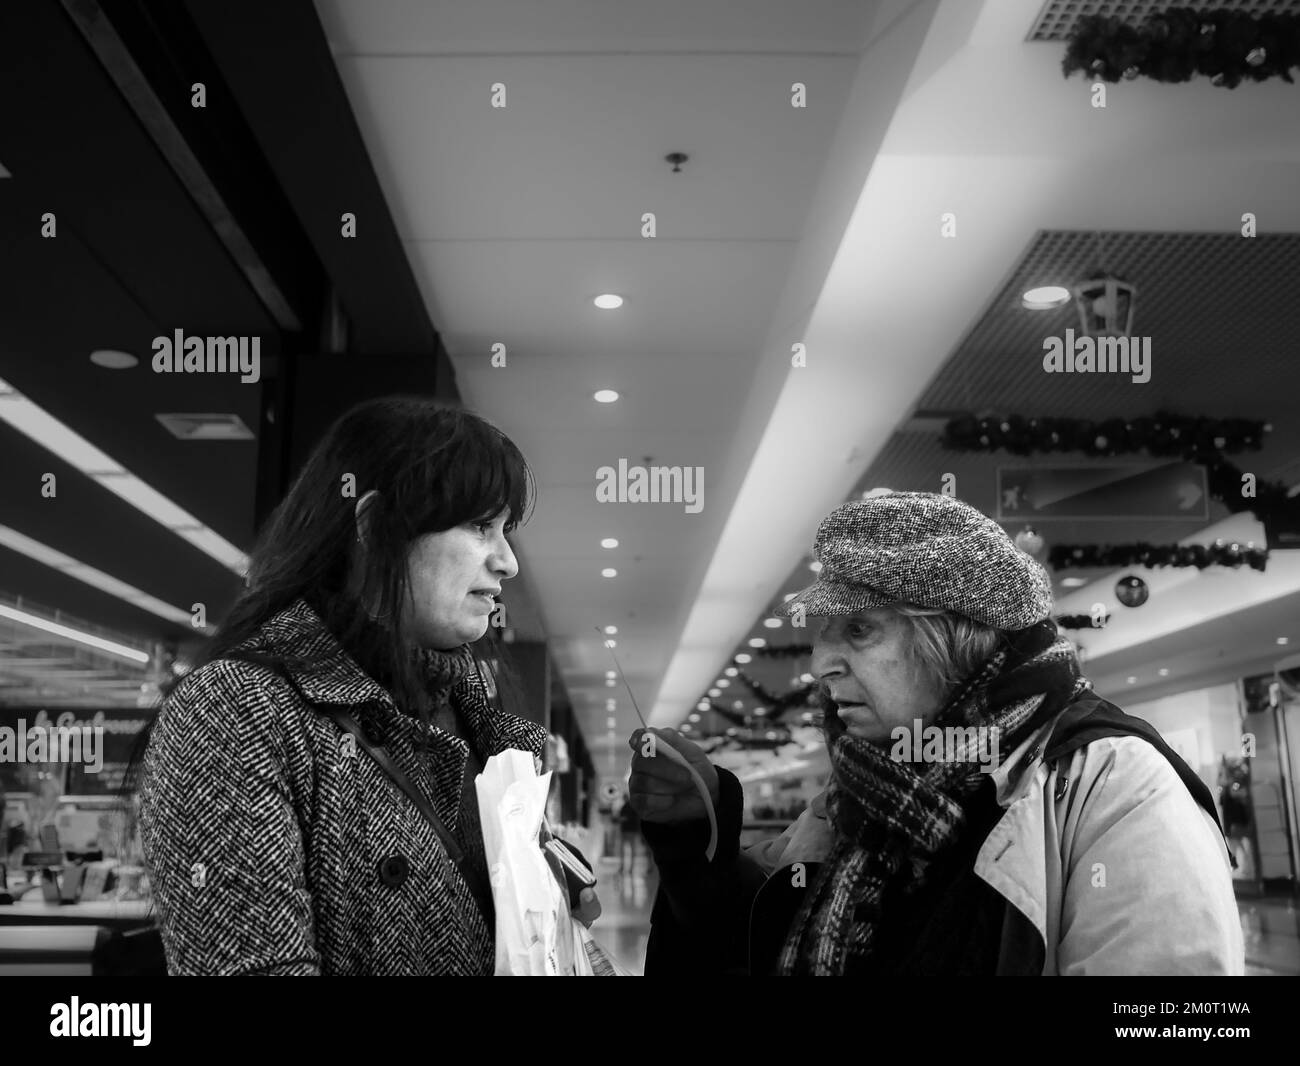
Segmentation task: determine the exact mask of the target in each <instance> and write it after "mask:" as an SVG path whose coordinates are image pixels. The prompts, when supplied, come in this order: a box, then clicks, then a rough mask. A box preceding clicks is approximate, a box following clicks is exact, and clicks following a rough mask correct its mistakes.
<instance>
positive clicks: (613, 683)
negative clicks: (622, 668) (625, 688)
mask: <svg viewBox="0 0 1300 1066" xmlns="http://www.w3.org/2000/svg"><path fill="white" fill-rule="evenodd" d="M617 685H618V682H617V681H613V680H611V679H609V678H606V679H605V687H606V688H614V687H615V686H617Z"/></svg>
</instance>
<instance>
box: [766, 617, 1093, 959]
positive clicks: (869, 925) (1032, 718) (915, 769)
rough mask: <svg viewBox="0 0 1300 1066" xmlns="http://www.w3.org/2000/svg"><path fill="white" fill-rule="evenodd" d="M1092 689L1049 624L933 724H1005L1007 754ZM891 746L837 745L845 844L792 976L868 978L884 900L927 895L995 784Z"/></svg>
mask: <svg viewBox="0 0 1300 1066" xmlns="http://www.w3.org/2000/svg"><path fill="white" fill-rule="evenodd" d="M1088 687H1089V682H1088V681H1087V680H1086V679H1085V678H1083V677H1081V676H1080V674H1079V668H1078V660H1077V659H1076V658H1075V655H1074V651H1073V648H1072V647H1071V645H1070V642H1069V641H1068V640H1065V639H1063V638H1058V637H1057V632H1056V627H1055V625H1054V624H1053V623H1052V622H1050V621H1046V622H1042V623H1039V624H1037V625H1034V626H1030V627H1029V628H1028V629H1024V630H1020V631H1019V632H1016V633H1013V634H1011V635H1010V639H1009V641H1008V645H1007V646H1005V647H1004V648H1003V649H1001V650H1000V651H998V652H997V653H996V654H995V655H993V656H992V657H991V658H990V659H989V660H988V661H987V662H986V663H985V664H984V665H983V666H982V667H981V668H980V669H979V670H977V671H976V672H975V674H974V675H973V676H972V677H971V678H970V679H969V680H968V681H967V682H966V683H965V684H963V685H962V686H961V687H960V689H959V690H958V691H957V692H955V693H954V694H953V696H952V697H951V698H950V699H949V700H948V702H947V703H946V704H945V706H944V708H943V709H942V710H941V711H940V713H939V715H938V716H937V718H936V719H935V720H934V722H933V723H932V724H933V725H936V726H938V727H940V728H944V727H946V726H959V727H969V726H976V727H997V728H998V730H999V733H998V734H997V736H998V739H999V743H998V751H999V754H1000V755H1006V754H1009V753H1010V752H1011V751H1012V750H1013V749H1014V748H1015V747H1016V746H1017V745H1018V744H1020V743H1021V742H1022V741H1023V740H1024V739H1025V738H1026V737H1027V736H1028V735H1029V734H1030V733H1031V732H1032V731H1033V730H1035V729H1037V728H1039V727H1040V726H1041V725H1043V724H1044V723H1046V722H1047V721H1048V720H1050V719H1051V718H1052V717H1053V716H1054V715H1055V714H1056V713H1057V712H1059V711H1060V710H1061V709H1062V708H1064V707H1065V706H1066V705H1067V704H1068V703H1069V702H1070V701H1071V700H1072V699H1074V698H1075V697H1076V696H1077V695H1078V694H1079V693H1081V692H1082V691H1084V690H1085V689H1086V688H1088ZM909 729H910V725H909ZM890 747H891V745H890V744H889V742H886V743H885V744H883V745H881V744H875V743H871V742H869V741H866V740H862V739H860V738H857V737H852V736H849V735H848V734H841V735H839V736H837V737H835V738H834V739H833V740H832V741H831V742H830V756H831V769H832V784H831V787H830V789H829V791H828V795H827V803H826V809H827V815H828V817H829V819H830V822H831V826H832V828H833V830H834V843H833V845H832V848H831V853H830V855H829V856H828V858H827V860H826V862H825V863H824V864H823V867H822V870H821V873H820V876H819V877H818V878H817V880H816V881H815V882H814V884H813V885H812V886H811V887H810V888H809V890H808V894H807V897H806V898H805V900H804V903H803V906H802V907H801V908H800V910H799V913H798V915H797V916H796V918H795V920H794V922H793V924H792V925H791V928H790V932H789V935H788V936H787V939H786V944H785V948H784V950H783V952H782V956H781V962H780V971H781V972H782V973H784V974H791V975H847V974H852V973H854V972H861V971H863V970H865V969H866V968H867V967H868V966H869V964H870V960H871V956H872V953H873V952H874V951H875V950H876V948H877V947H878V946H879V943H880V928H881V922H882V913H881V910H882V903H883V901H884V900H885V899H886V898H898V896H897V892H899V891H901V892H902V893H903V894H904V895H910V894H912V893H914V892H916V891H917V890H918V889H920V888H921V887H923V886H924V885H925V884H926V883H927V881H926V874H927V870H928V869H929V868H930V867H931V865H932V864H933V863H934V862H935V860H936V859H938V858H940V857H942V856H943V855H944V854H945V853H946V852H947V851H948V850H949V849H951V848H952V847H954V845H955V844H956V843H957V842H958V840H960V839H961V836H962V830H963V828H964V827H965V826H966V824H967V809H968V807H969V806H970V804H971V801H972V797H973V796H974V795H975V792H976V790H977V789H978V788H979V786H980V784H981V782H982V781H983V779H984V777H985V774H984V773H983V772H982V770H981V764H980V763H979V762H978V761H976V760H977V756H976V755H975V754H974V753H973V752H960V751H958V752H955V753H953V756H955V757H952V756H950V757H949V758H947V759H945V760H939V761H934V762H903V761H895V760H894V759H892V758H891V757H890V754H889V753H890ZM883 920H887V918H884V919H883Z"/></svg>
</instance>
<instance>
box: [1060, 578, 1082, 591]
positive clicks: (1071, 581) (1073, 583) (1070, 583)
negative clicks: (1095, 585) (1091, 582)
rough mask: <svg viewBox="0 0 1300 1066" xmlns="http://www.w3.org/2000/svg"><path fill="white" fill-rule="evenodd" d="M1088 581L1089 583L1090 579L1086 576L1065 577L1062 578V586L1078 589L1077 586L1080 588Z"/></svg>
mask: <svg viewBox="0 0 1300 1066" xmlns="http://www.w3.org/2000/svg"><path fill="white" fill-rule="evenodd" d="M1087 583H1088V579H1087V578H1086V577H1063V578H1061V586H1062V587H1063V588H1067V589H1077V588H1079V587H1081V586H1083V585H1086V584H1087Z"/></svg>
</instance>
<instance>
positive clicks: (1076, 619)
mask: <svg viewBox="0 0 1300 1066" xmlns="http://www.w3.org/2000/svg"><path fill="white" fill-rule="evenodd" d="M1109 622H1110V615H1108V614H1104V615H1102V616H1101V621H1100V622H1094V621H1093V619H1092V615H1090V614H1058V615H1057V616H1056V624H1057V626H1058V627H1059V628H1061V629H1101V628H1102V627H1103V626H1105V625H1106V624H1107V623H1109Z"/></svg>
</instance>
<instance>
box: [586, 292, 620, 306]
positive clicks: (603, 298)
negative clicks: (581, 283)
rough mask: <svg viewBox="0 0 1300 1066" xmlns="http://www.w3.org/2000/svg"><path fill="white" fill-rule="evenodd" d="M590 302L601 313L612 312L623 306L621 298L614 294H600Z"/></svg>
mask: <svg viewBox="0 0 1300 1066" xmlns="http://www.w3.org/2000/svg"><path fill="white" fill-rule="evenodd" d="M591 302H592V303H594V304H595V305H596V306H597V307H599V308H600V309H601V310H602V311H613V310H615V309H617V308H619V307H622V306H623V297H621V296H620V295H619V294H618V293H616V292H602V293H601V294H600V295H599V296H597V297H596V298H595V299H594V300H592V301H591Z"/></svg>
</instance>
